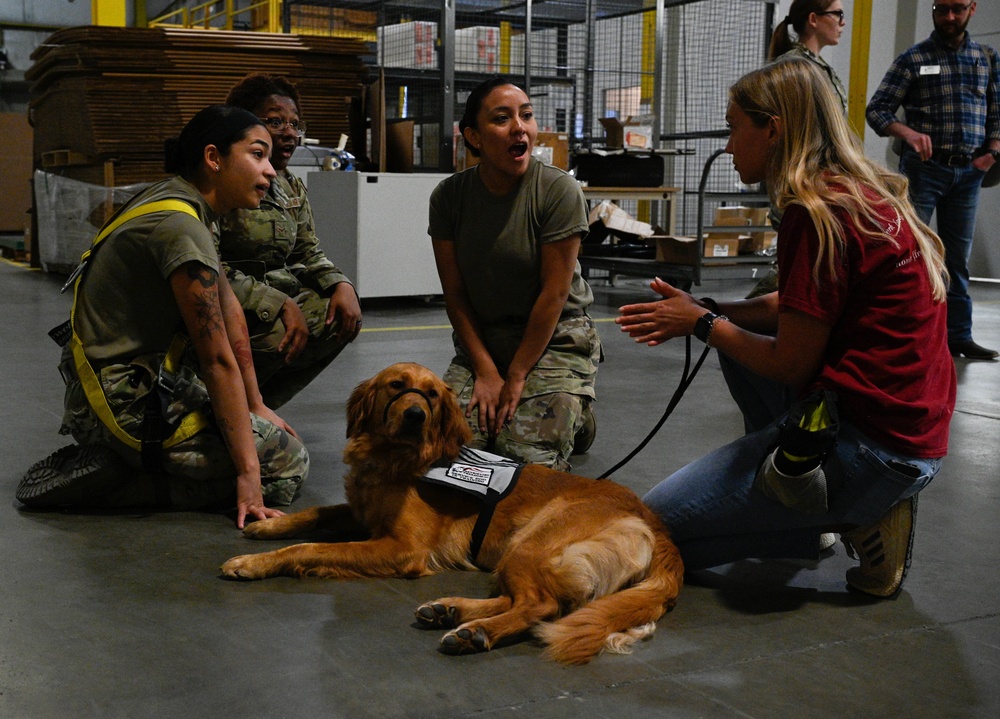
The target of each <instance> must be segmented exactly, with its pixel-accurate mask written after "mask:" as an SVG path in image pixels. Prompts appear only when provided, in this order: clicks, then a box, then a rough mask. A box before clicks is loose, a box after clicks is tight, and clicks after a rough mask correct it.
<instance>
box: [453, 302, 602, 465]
mask: <svg viewBox="0 0 1000 719" xmlns="http://www.w3.org/2000/svg"><path fill="white" fill-rule="evenodd" d="M484 334H485V335H486V341H487V346H488V347H490V350H491V353H492V354H493V355H494V357H495V358H497V357H498V356H499V357H507V356H513V351H514V350H516V343H519V342H520V337H521V336H522V335H523V327H521V328H516V327H505V328H486V329H484ZM455 344H456V356H455V359H453V360H452V363H451V365H450V366H449V367H448V369H447V371H446V372H445V374H444V381H445V382H446V383H447V384H448V386H450V387H451V388H452V389H453V390H454V391H455V394H457V395H458V402H459V405H460V406H461V407H462V409H463V410H464V409H465V408H466V407H468V405H469V400H471V399H472V389H473V384H474V377H473V374H472V369H471V366H472V365H471V362H470V361H469V360H468V357H467V356H466V355H465V353H464V351H463V350H462V348H461V345H460V344H459V343H458V341H457V338H456V340H455ZM512 347H513V348H514V349H513V350H512V349H511V348H512ZM602 357H603V354H602V349H601V342H600V339H599V337H598V335H597V329H596V326H595V325H594V322H593V320H591V319H590V317H587V316H585V315H584V316H578V317H572V318H567V319H563V320H561V321H560V322H559V324H558V325H557V326H556V330H555V332H554V333H553V335H552V340H551V341H550V343H549V347H548V348H547V349H546V351H545V353H544V354H543V355H542V357H541V358H540V359H539V361H538V362H537V363H536V365H535V367H533V368H532V370H531V372H529V373H528V377H527V379H526V380H525V384H524V391H523V392H522V394H521V401H520V402H519V403H518V405H517V408H516V409H515V410H514V418H513V419H512V420H511V421H510V422H508V423H507V425H506V426H504V428H503V429H501V430H500V432H499V433H498V434H497V436H496V437H495V438H494V440H493V442H492V443H490V441H489V438H488V437H487V436H485V435H484V434H482V433H481V432H480V431H479V423H478V418H477V417H476V416H475V414H473V416H471V417H470V418H469V427H470V429H472V433H473V440H472V442H471V443H470V444H471V446H473V447H476V448H480V449H487V450H489V451H491V452H495V453H497V454H500V455H503V456H504V457H509V458H510V459H516V460H518V461H521V462H530V463H533V464H543V465H546V466H548V467H552V468H553V469H559V470H563V471H567V470H569V469H570V467H571V465H570V462H569V457H570V455H572V453H573V440H574V437H575V436H576V433H577V432H578V431H579V430H580V428H581V427H582V426H583V424H584V420H585V413H586V410H587V409H588V408H589V407H590V406H591V403H592V402H593V401H594V380H595V378H596V376H597V366H598V364H599V363H600V362H601V360H602ZM498 369H499V370H500V371H501V373H503V372H504V371H505V369H506V368H505V366H504V365H503V364H502V362H501V363H498Z"/></svg>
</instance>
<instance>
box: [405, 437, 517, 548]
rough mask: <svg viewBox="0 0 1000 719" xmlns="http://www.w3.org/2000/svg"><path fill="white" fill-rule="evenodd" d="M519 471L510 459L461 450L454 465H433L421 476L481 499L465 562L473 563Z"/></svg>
mask: <svg viewBox="0 0 1000 719" xmlns="http://www.w3.org/2000/svg"><path fill="white" fill-rule="evenodd" d="M523 468H524V465H523V464H520V463H518V462H515V461H514V460H512V459H507V458H506V457H501V456H499V455H496V454H490V453H489V452H483V451H482V450H479V449H472V448H471V447H462V449H461V450H460V451H459V453H458V459H456V460H455V461H454V462H452V463H450V464H442V465H435V466H433V467H431V468H430V469H429V470H428V471H427V474H425V475H424V477H423V478H424V480H425V481H427V482H432V483H434V484H441V485H446V486H448V487H452V488H454V489H459V490H461V491H463V492H468V493H469V494H473V495H475V496H476V497H477V498H478V499H480V500H482V502H483V508H482V509H481V510H480V512H479V518H478V519H477V520H476V525H475V526H474V527H473V528H472V541H471V543H470V544H469V561H471V562H472V563H473V564H475V563H476V557H477V556H479V550H480V548H481V547H482V546H483V539H484V538H485V537H486V530H487V529H489V527H490V522H491V521H492V519H493V511H494V510H495V509H496V506H497V504H498V503H499V502H500V500H501V499H503V498H504V497H506V496H507V495H508V494H510V493H511V492H512V491H513V490H514V486H515V485H516V484H517V479H518V477H519V476H520V475H521V469H523Z"/></svg>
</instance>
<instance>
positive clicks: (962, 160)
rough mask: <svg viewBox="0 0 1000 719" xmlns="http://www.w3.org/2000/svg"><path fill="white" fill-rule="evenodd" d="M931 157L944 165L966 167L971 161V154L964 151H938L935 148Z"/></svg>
mask: <svg viewBox="0 0 1000 719" xmlns="http://www.w3.org/2000/svg"><path fill="white" fill-rule="evenodd" d="M931 158H932V159H933V160H934V161H935V162H938V163H940V164H942V165H945V166H946V167H966V166H968V165H969V164H970V163H971V162H972V155H970V154H968V153H964V152H938V151H937V150H935V151H934V153H933V154H932V155H931Z"/></svg>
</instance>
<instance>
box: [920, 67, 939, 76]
mask: <svg viewBox="0 0 1000 719" xmlns="http://www.w3.org/2000/svg"><path fill="white" fill-rule="evenodd" d="M920 74H921V75H940V74H941V66H940V65H921V66H920Z"/></svg>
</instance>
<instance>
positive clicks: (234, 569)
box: [220, 554, 267, 580]
mask: <svg viewBox="0 0 1000 719" xmlns="http://www.w3.org/2000/svg"><path fill="white" fill-rule="evenodd" d="M220 571H221V572H222V576H224V577H226V578H227V579H247V580H250V579H263V578H264V577H266V576H267V575H266V574H265V573H264V572H262V571H261V569H260V567H259V563H258V562H257V559H256V555H253V554H243V555H241V556H239V557H233V558H232V559H230V560H229V561H228V562H226V563H225V564H223V565H222V567H221V569H220Z"/></svg>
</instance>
